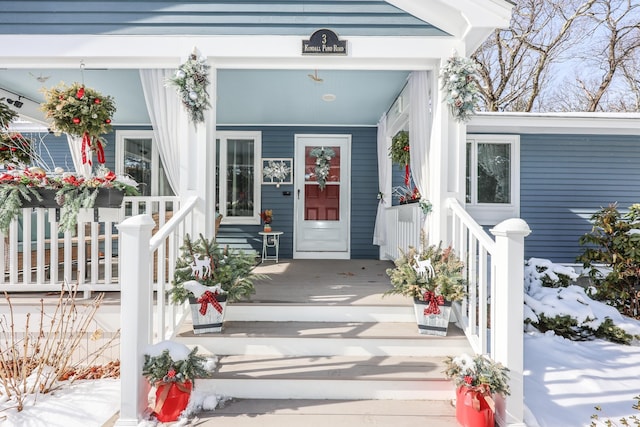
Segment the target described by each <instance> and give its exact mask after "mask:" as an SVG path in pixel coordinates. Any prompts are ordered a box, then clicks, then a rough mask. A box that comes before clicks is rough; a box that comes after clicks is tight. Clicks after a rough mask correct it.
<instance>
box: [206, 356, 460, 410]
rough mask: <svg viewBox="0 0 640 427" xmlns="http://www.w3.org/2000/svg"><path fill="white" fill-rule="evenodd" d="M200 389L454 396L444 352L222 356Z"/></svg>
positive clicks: (291, 395) (312, 395)
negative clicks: (430, 354)
mask: <svg viewBox="0 0 640 427" xmlns="http://www.w3.org/2000/svg"><path fill="white" fill-rule="evenodd" d="M218 366H219V369H218V371H217V372H216V373H215V374H214V378H212V379H198V380H197V383H196V386H197V388H198V389H199V390H201V391H204V392H207V393H214V394H217V395H220V394H227V395H230V396H233V397H236V398H264V397H265V396H269V398H271V399H323V398H326V397H327V392H328V391H329V390H331V398H332V399H392V400H406V399H423V400H432V399H442V398H443V396H447V397H448V398H452V397H453V390H452V387H451V383H450V382H449V381H447V380H445V379H444V377H443V375H442V371H444V369H445V366H444V363H443V361H442V359H441V358H428V357H427V358H424V357H397V356H393V357H389V356H373V357H366V356H360V357H357V356H299V357H292V356H288V357H273V356H264V355H256V356H251V355H249V356H247V355H242V356H222V357H221V358H220V360H219V365H218Z"/></svg>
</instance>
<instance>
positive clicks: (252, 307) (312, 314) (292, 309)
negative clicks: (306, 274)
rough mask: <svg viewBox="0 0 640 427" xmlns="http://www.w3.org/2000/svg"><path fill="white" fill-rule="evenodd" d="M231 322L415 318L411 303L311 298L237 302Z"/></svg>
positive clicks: (228, 314) (227, 316)
mask: <svg viewBox="0 0 640 427" xmlns="http://www.w3.org/2000/svg"><path fill="white" fill-rule="evenodd" d="M225 321H231V322H238V321H244V322H407V323H412V322H415V315H414V313H413V307H412V306H408V305H375V306H372V305H349V304H336V305H327V304H326V303H325V302H310V303H307V304H305V305H292V304H287V303H282V304H277V303H269V304H265V303H234V304H229V305H228V306H227V308H226V312H225Z"/></svg>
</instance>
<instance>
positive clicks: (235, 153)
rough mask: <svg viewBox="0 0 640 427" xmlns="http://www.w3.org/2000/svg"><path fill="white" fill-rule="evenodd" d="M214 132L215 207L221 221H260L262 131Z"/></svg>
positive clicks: (250, 222)
mask: <svg viewBox="0 0 640 427" xmlns="http://www.w3.org/2000/svg"><path fill="white" fill-rule="evenodd" d="M216 135H217V138H216V201H217V203H218V204H217V205H216V210H217V211H218V212H220V213H222V215H223V216H224V219H223V220H222V221H223V223H224V224H260V199H261V193H260V184H261V182H262V177H261V175H260V173H261V167H262V165H261V161H262V134H261V133H260V132H250V131H220V132H217V134H216Z"/></svg>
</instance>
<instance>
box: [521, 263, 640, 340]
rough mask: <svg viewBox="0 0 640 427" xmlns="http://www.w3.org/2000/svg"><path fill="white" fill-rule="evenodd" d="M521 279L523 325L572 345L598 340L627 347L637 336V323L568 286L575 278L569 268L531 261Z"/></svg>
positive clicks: (526, 265)
mask: <svg viewBox="0 0 640 427" xmlns="http://www.w3.org/2000/svg"><path fill="white" fill-rule="evenodd" d="M524 276H525V278H524V290H525V295H524V303H525V306H524V318H525V319H524V320H525V325H528V326H529V327H531V326H533V327H535V328H536V329H538V330H539V331H541V332H546V331H553V332H554V333H555V334H557V335H560V336H562V337H565V338H567V339H570V340H573V341H584V340H590V339H595V338H601V339H605V340H608V341H612V342H615V343H621V344H631V342H632V341H633V340H634V338H638V337H639V336H640V327H639V326H638V324H637V322H632V321H631V319H628V318H625V317H624V316H622V315H621V314H620V313H619V312H618V311H617V310H616V309H615V308H613V307H610V306H608V305H606V304H604V303H601V302H598V301H594V300H593V299H591V298H590V297H589V295H587V292H586V291H585V289H584V288H583V287H581V286H578V285H575V284H571V283H572V282H573V281H574V280H575V279H577V278H578V274H576V272H575V270H574V269H573V268H571V267H565V266H562V265H559V264H554V263H552V262H551V261H549V260H546V259H540V258H531V259H529V260H528V261H527V262H526V263H525V270H524Z"/></svg>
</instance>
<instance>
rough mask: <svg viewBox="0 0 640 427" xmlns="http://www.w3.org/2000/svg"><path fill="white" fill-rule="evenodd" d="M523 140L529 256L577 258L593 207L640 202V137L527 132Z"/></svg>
mask: <svg viewBox="0 0 640 427" xmlns="http://www.w3.org/2000/svg"><path fill="white" fill-rule="evenodd" d="M520 141H521V160H520V162H521V165H520V166H521V217H522V218H523V219H524V220H525V221H527V223H528V224H529V227H530V228H531V230H532V233H531V235H530V236H529V237H527V238H526V239H525V256H526V257H527V258H529V257H539V258H548V259H551V260H553V261H554V262H565V263H573V262H575V259H576V257H577V256H578V255H579V254H580V253H582V248H581V247H580V245H579V243H578V239H579V238H580V236H582V235H583V234H584V233H587V232H589V230H590V229H591V223H590V222H589V218H590V216H591V215H592V214H593V213H594V212H596V211H597V210H598V209H599V208H601V207H604V206H608V205H609V204H611V203H615V202H617V203H618V204H619V207H620V208H621V209H626V208H627V207H628V206H630V205H631V204H633V203H638V202H640V167H638V165H640V137H638V136H626V135H622V136H620V135H533V134H525V135H521V137H520Z"/></svg>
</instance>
